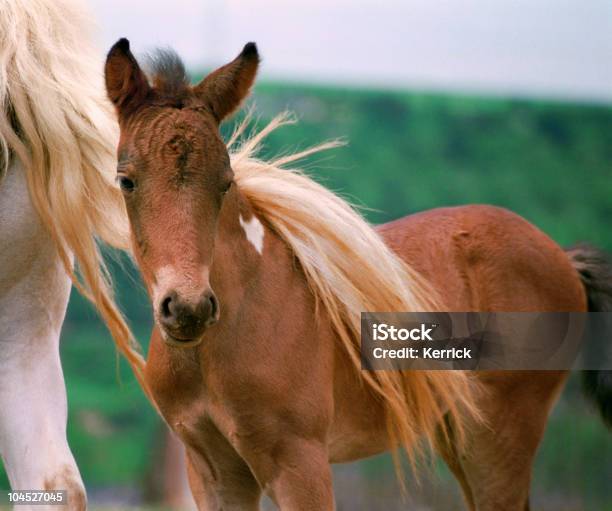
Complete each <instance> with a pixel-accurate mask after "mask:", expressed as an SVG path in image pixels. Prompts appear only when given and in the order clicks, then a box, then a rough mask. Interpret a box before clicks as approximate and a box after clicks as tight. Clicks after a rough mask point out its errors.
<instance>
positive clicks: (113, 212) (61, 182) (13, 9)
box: [0, 0, 146, 391]
mask: <svg viewBox="0 0 612 511" xmlns="http://www.w3.org/2000/svg"><path fill="white" fill-rule="evenodd" d="M91 25H92V24H91V23H90V20H89V18H88V16H87V14H86V13H85V12H84V10H83V8H82V6H81V5H80V3H78V2H76V1H72V0H2V2H0V104H1V108H0V150H1V154H2V156H3V157H2V158H0V162H1V164H2V167H0V177H2V175H3V174H4V173H5V170H6V166H7V165H8V162H9V157H10V156H15V157H17V158H19V160H20V161H21V162H22V164H23V167H24V169H25V172H26V177H27V182H28V187H29V192H30V196H31V199H32V202H33V204H34V207H35V208H36V211H37V212H38V214H39V216H40V218H41V220H42V221H43V223H44V225H45V226H46V227H47V229H48V231H49V233H50V234H51V236H52V238H53V240H54V241H55V244H56V247H57V251H58V254H59V257H60V258H61V260H62V262H63V264H64V266H65V268H66V271H67V272H68V273H69V274H70V276H71V277H72V280H73V282H74V284H75V286H76V287H77V288H78V289H79V290H80V291H81V292H82V293H83V294H84V295H85V296H86V297H87V298H89V299H90V300H91V301H92V302H93V303H94V305H95V306H96V308H97V309H98V311H99V313H100V315H101V316H102V318H103V319H104V321H105V323H106V324H107V326H108V328H109V330H110V332H111V334H112V335H113V338H114V340H115V342H116V344H117V346H118V348H119V350H120V351H121V352H122V353H123V354H124V355H125V356H126V358H127V359H128V361H129V362H130V364H131V365H132V367H133V368H134V371H135V373H136V376H137V378H138V379H139V380H140V382H141V383H142V384H143V385H144V381H143V378H142V372H143V368H144V360H143V358H142V356H141V355H140V353H139V351H138V349H137V347H136V345H135V342H133V338H132V334H131V332H130V329H129V328H128V326H127V324H126V323H125V321H124V319H123V317H122V315H121V313H120V312H119V309H118V308H117V306H116V305H115V302H114V298H113V293H112V287H111V283H110V278H109V275H108V272H107V270H106V267H105V264H104V260H103V258H102V255H101V253H100V249H99V247H98V245H97V242H96V236H97V237H99V238H100V239H101V240H103V241H105V242H107V243H108V244H110V245H111V246H113V247H117V248H120V249H127V248H128V246H129V226H128V223H127V216H126V212H125V207H124V204H123V199H122V197H121V194H120V192H119V190H118V189H117V187H116V186H115V184H114V174H115V172H114V169H115V167H116V158H115V147H116V143H117V139H118V127H117V122H116V120H115V118H114V115H113V113H112V110H111V106H110V103H109V101H108V100H107V99H106V97H105V93H104V90H105V89H104V85H103V83H104V82H103V80H102V70H103V63H102V61H101V59H100V57H101V55H100V54H98V52H96V51H95V50H94V49H93V48H92V46H91V44H90V34H91ZM72 254H74V257H75V260H76V268H78V275H77V271H76V270H75V267H74V265H73V263H72ZM145 391H146V389H145Z"/></svg>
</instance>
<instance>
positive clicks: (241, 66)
mask: <svg viewBox="0 0 612 511" xmlns="http://www.w3.org/2000/svg"><path fill="white" fill-rule="evenodd" d="M258 67H259V54H258V53H257V46H256V45H255V43H248V44H247V45H246V46H245V47H244V48H243V50H242V52H241V53H240V55H238V57H236V58H235V59H234V60H232V61H231V62H230V63H229V64H226V65H225V66H223V67H220V68H219V69H217V70H216V71H213V72H212V73H211V74H209V75H208V76H207V77H206V78H204V80H202V81H201V82H200V83H199V84H198V85H196V86H195V87H194V88H193V92H194V93H195V94H196V95H197V96H199V97H200V98H201V99H202V100H204V101H205V102H206V103H208V106H209V107H210V109H211V110H212V113H213V115H214V116H215V118H216V119H217V121H218V122H221V121H222V120H223V119H225V118H226V117H227V116H228V115H229V114H231V113H232V112H233V111H234V110H236V109H237V108H238V107H239V106H240V103H242V100H243V99H244V98H246V97H247V95H248V94H249V91H250V89H251V86H252V85H253V82H254V81H255V75H256V74H257V68H258Z"/></svg>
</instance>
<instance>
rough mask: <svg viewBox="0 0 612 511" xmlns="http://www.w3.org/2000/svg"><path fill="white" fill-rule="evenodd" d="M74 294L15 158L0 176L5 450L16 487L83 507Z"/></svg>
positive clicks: (0, 415) (0, 385)
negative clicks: (63, 347)
mask: <svg viewBox="0 0 612 511" xmlns="http://www.w3.org/2000/svg"><path fill="white" fill-rule="evenodd" d="M69 294H70V279H69V278H68V276H67V275H66V273H65V271H64V269H63V267H62V266H61V263H60V261H59V259H58V257H57V254H56V252H55V248H54V245H53V242H52V240H51V239H50V238H49V236H48V234H47V233H46V231H45V230H44V228H43V227H42V225H41V224H40V221H39V219H38V217H37V215H36V214H35V212H34V209H33V207H32V205H31V203H30V199H29V195H28V191H27V185H26V182H25V176H24V174H23V170H22V168H21V166H20V165H19V164H13V165H11V166H10V168H9V169H8V172H7V174H6V176H5V177H4V178H3V179H2V181H0V454H1V455H2V458H3V461H4V464H5V468H6V470H7V473H8V475H9V480H10V482H11V486H12V488H13V489H16V490H41V489H67V490H68V491H69V492H70V496H69V498H70V507H69V509H75V510H76V509H84V507H85V494H84V489H83V483H82V481H81V477H80V474H79V472H78V469H77V466H76V463H75V461H74V458H73V456H72V453H71V452H70V449H69V447H68V443H67V440H66V420H67V403H66V389H65V386H64V378H63V374H62V368H61V364H60V358H59V335H60V330H61V326H62V323H63V320H64V315H65V313H66V306H67V303H68V297H69ZM45 508H46V506H39V505H37V506H34V507H32V509H33V510H35V511H43V510H44V509H45ZM18 509H20V510H22V511H26V510H27V509H28V508H27V507H25V506H20V507H19V508H18ZM48 509H49V510H52V509H54V510H57V509H61V508H58V507H57V506H55V507H49V508H48Z"/></svg>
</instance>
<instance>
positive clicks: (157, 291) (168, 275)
mask: <svg viewBox="0 0 612 511" xmlns="http://www.w3.org/2000/svg"><path fill="white" fill-rule="evenodd" d="M176 277H177V272H176V270H175V269H174V268H173V267H172V266H162V267H161V268H160V269H159V270H157V271H156V272H155V284H153V287H152V292H153V297H152V298H153V303H154V304H155V307H156V309H155V310H157V309H158V307H159V301H160V300H161V299H162V297H163V296H165V294H166V293H167V291H168V289H169V288H170V287H171V285H172V284H173V281H175V280H176Z"/></svg>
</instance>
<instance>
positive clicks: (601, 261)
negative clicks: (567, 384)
mask: <svg viewBox="0 0 612 511" xmlns="http://www.w3.org/2000/svg"><path fill="white" fill-rule="evenodd" d="M567 254H568V255H569V257H570V259H571V261H572V264H573V265H574V268H576V271H578V273H579V274H580V278H581V280H582V283H583V285H584V288H585V290H586V294H587V299H588V306H589V312H612V262H611V261H610V260H609V259H608V258H607V257H606V255H605V254H604V253H603V252H602V251H600V250H598V249H597V248H595V247H592V246H589V245H578V246H575V247H572V248H570V249H568V250H567ZM609 346H610V349H611V350H612V339H610V344H609ZM583 387H584V391H585V393H586V394H587V396H588V397H589V398H590V399H592V400H593V401H595V403H596V404H597V407H598V408H599V412H600V413H601V417H602V419H603V421H604V422H605V423H606V425H607V426H608V427H610V428H612V371H605V370H598V371H584V372H583Z"/></svg>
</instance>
